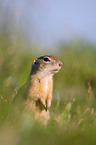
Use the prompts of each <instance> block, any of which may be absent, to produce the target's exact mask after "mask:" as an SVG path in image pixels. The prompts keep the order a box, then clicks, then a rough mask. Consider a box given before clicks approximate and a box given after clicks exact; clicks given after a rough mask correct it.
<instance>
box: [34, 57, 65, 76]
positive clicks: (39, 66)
mask: <svg viewBox="0 0 96 145" xmlns="http://www.w3.org/2000/svg"><path fill="white" fill-rule="evenodd" d="M62 64H63V63H62V62H61V61H60V60H58V59H57V58H56V57H55V56H52V55H50V56H49V55H44V56H41V57H38V58H37V59H35V60H34V62H33V64H32V70H31V74H37V75H39V76H40V75H42V76H44V75H53V74H54V73H57V72H58V71H59V70H60V69H61V66H62Z"/></svg>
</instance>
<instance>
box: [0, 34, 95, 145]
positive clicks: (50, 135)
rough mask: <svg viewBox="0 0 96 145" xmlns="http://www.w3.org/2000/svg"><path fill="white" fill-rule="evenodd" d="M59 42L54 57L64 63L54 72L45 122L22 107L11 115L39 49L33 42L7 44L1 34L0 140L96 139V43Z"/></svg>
mask: <svg viewBox="0 0 96 145" xmlns="http://www.w3.org/2000/svg"><path fill="white" fill-rule="evenodd" d="M5 41H6V43H5ZM60 47H61V49H60V51H59V53H57V54H56V56H57V57H58V58H59V59H60V60H61V61H62V62H63V67H62V69H61V70H60V72H59V73H57V74H56V75H55V76H54V91H53V100H52V106H51V109H50V114H51V118H50V121H49V122H48V125H47V126H46V127H44V126H43V125H42V124H39V123H37V122H35V121H34V119H33V118H32V117H31V116H30V115H29V114H26V113H25V112H23V113H21V112H17V113H16V114H15V112H14V109H13V108H12V106H11V102H12V98H13V97H14V95H15V94H16V92H17V91H18V90H19V88H20V87H21V86H22V85H23V84H24V83H26V80H27V78H28V75H29V73H30V69H31V65H32V62H33V60H34V58H36V57H38V56H39V55H41V52H39V50H38V53H37V52H34V49H33V47H31V49H30V50H29V51H26V49H23V45H22V41H21V42H20V40H19V43H14V44H12V42H11V41H10V40H6V37H5V38H4V37H2V38H1V39H0V144H6V145H7V144H8V145H9V144H12V145H14V144H20V145H21V144H23V145H26V144H27V145H28V144H36V145H38V144H74V145H75V144H78V145H79V144H80V145H81V144H84V143H85V144H87V145H88V144H94V143H96V138H95V136H94V135H95V132H96V112H95V110H96V67H95V65H96V49H95V46H93V45H88V44H86V45H85V44H84V43H83V42H82V43H68V44H66V45H65V44H63V45H62V46H60ZM42 53H43V52H42Z"/></svg>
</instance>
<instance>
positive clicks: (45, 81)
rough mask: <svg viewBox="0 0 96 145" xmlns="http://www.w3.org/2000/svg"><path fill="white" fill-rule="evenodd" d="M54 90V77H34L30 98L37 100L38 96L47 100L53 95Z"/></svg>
mask: <svg viewBox="0 0 96 145" xmlns="http://www.w3.org/2000/svg"><path fill="white" fill-rule="evenodd" d="M52 89H53V80H52V76H45V77H42V78H39V77H38V76H34V77H32V78H31V82H30V88H29V95H28V96H29V97H30V98H32V99H35V97H36V96H38V97H39V98H45V99H46V98H47V97H48V96H49V95H50V94H52Z"/></svg>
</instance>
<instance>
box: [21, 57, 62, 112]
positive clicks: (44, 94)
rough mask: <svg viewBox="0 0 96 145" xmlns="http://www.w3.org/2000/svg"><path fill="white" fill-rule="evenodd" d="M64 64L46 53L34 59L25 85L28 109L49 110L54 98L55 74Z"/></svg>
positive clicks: (24, 92)
mask: <svg viewBox="0 0 96 145" xmlns="http://www.w3.org/2000/svg"><path fill="white" fill-rule="evenodd" d="M61 66H62V62H61V61H60V60H58V59H57V58H56V57H54V56H52V55H50V56H49V55H44V56H41V57H38V58H37V59H35V60H34V62H33V64H32V69H31V73H30V76H29V78H28V81H27V83H26V85H25V91H24V89H23V94H24V96H25V99H26V101H25V106H26V109H27V110H34V108H35V110H38V111H39V112H41V111H43V110H45V111H46V112H47V111H48V110H49V108H50V106H51V100H52V90H53V78H52V77H53V75H54V74H55V73H57V72H58V71H59V70H60V69H61Z"/></svg>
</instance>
